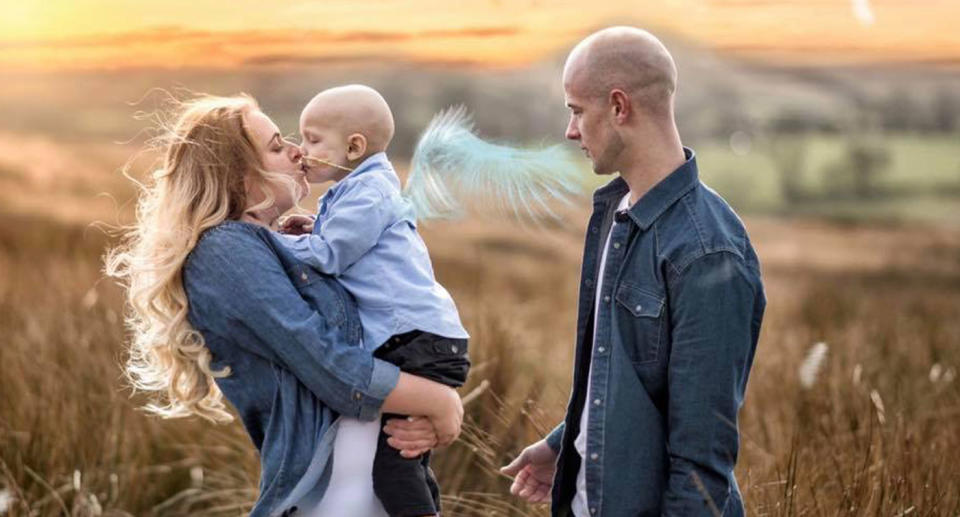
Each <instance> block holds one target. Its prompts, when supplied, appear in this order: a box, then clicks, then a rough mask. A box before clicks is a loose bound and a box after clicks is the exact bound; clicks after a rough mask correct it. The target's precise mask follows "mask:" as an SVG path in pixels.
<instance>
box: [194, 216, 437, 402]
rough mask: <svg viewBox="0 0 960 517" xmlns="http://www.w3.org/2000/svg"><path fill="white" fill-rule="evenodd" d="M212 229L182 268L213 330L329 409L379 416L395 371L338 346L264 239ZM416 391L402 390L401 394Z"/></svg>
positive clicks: (338, 334) (338, 335) (339, 336)
mask: <svg viewBox="0 0 960 517" xmlns="http://www.w3.org/2000/svg"><path fill="white" fill-rule="evenodd" d="M210 232H211V233H209V234H208V235H206V236H205V237H204V238H203V239H202V240H201V241H200V242H199V243H198V244H197V246H196V247H195V248H194V250H193V253H192V254H191V257H190V260H189V261H188V263H187V266H186V269H185V271H184V283H185V285H186V286H187V292H188V293H189V294H190V304H191V306H192V308H193V310H194V311H195V315H196V316H197V317H198V318H200V320H201V321H208V322H209V323H210V324H213V322H219V325H217V327H219V328H221V329H225V331H226V332H227V333H228V334H227V335H226V336H225V337H227V338H228V339H231V340H232V341H233V343H234V344H235V345H236V346H238V347H243V348H245V349H246V350H247V351H249V352H251V353H254V354H257V355H259V356H261V357H264V358H266V359H267V360H270V361H272V362H275V363H277V364H279V365H280V366H282V367H283V368H284V369H286V370H288V371H290V372H292V373H293V374H294V375H295V376H296V377H297V379H298V380H299V381H300V382H301V383H302V384H303V385H304V386H305V387H306V388H307V389H309V390H310V391H311V392H312V393H313V394H314V396H316V397H317V398H318V399H319V400H321V401H322V402H323V403H324V404H326V405H327V406H329V407H330V408H331V409H333V410H334V411H336V412H338V413H340V414H342V415H346V416H350V417H353V418H358V419H361V420H373V419H374V418H377V417H378V416H379V414H380V409H381V406H382V404H383V402H384V399H386V398H387V396H388V395H389V394H390V393H391V392H392V391H393V390H394V388H395V387H396V385H397V382H398V379H399V375H400V370H399V368H397V367H396V366H394V365H392V364H390V363H388V362H385V361H381V360H379V359H375V358H373V356H372V355H371V353H370V352H369V351H367V350H365V349H364V348H363V347H360V346H356V345H353V344H349V343H344V342H343V339H344V335H343V332H342V331H341V329H340V328H339V327H336V326H333V325H329V324H328V322H327V320H326V318H325V316H324V315H323V314H321V313H319V312H317V310H316V309H315V308H314V307H312V306H311V305H310V304H308V303H307V302H306V301H305V300H304V299H303V298H302V297H301V296H300V293H299V292H298V291H297V290H296V288H295V287H294V285H293V283H292V282H291V280H290V278H289V277H288V276H287V274H286V272H285V271H284V269H283V267H282V265H281V263H280V260H279V258H278V257H277V255H276V254H275V252H274V250H273V248H272V244H271V243H270V242H269V239H270V237H269V236H268V235H264V234H261V233H260V232H259V231H257V230H253V229H250V228H244V227H239V226H235V227H228V228H215V229H213V230H210ZM404 384H405V385H406V384H407V383H406V382H405V383H404ZM434 389H435V390H437V388H434ZM425 393H427V394H430V393H433V394H434V396H433V397H430V400H432V401H434V402H435V401H436V400H435V398H436V399H439V398H440V397H436V391H433V390H427V391H426V392H425ZM416 394H417V392H416V391H413V392H408V389H407V388H404V390H402V395H405V396H406V397H413V396H416ZM404 398H405V397H402V398H401V401H403V400H404ZM446 407H449V403H448V405H447V406H446Z"/></svg>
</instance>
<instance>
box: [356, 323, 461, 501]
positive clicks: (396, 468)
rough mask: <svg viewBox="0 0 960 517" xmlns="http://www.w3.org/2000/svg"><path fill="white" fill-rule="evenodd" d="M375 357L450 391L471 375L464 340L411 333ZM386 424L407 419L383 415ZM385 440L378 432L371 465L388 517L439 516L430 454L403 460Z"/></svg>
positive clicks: (398, 337) (395, 338)
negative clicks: (375, 450)
mask: <svg viewBox="0 0 960 517" xmlns="http://www.w3.org/2000/svg"><path fill="white" fill-rule="evenodd" d="M374 356H375V357H377V358H379V359H383V360H384V361H387V362H389V363H392V364H394V365H396V366H398V367H399V368H400V370H402V371H404V372H407V373H409V374H412V375H416V376H419V377H425V378H427V379H430V380H432V381H436V382H439V383H441V384H446V385H447V386H451V387H459V386H462V385H463V383H464V382H466V380H467V372H468V371H469V370H470V359H469V357H468V356H467V340H466V339H452V338H447V337H443V336H437V335H435V334H430V333H427V332H421V331H419V330H414V331H412V332H407V333H405V334H398V335H396V336H393V337H391V338H390V339H389V340H388V341H387V342H386V343H384V344H383V346H381V347H380V348H378V349H377V351H376V352H374ZM390 418H406V416H405V415H395V414H384V415H383V421H384V422H386V421H387V420H389V419H390ZM387 438H389V435H387V434H386V433H384V432H383V430H382V429H381V430H380V438H379V439H378V440H377V455H376V457H375V458H374V460H373V491H374V493H376V494H377V497H378V498H379V499H380V502H381V503H383V507H384V509H386V510H387V513H388V514H390V516H391V517H408V516H418V515H432V514H438V513H440V488H439V487H438V486H437V480H436V479H435V478H434V476H433V471H432V470H431V469H430V452H429V451H428V452H426V453H424V454H422V455H420V457H418V458H404V457H403V456H401V455H400V451H398V450H396V449H394V448H393V447H391V446H390V445H389V444H387Z"/></svg>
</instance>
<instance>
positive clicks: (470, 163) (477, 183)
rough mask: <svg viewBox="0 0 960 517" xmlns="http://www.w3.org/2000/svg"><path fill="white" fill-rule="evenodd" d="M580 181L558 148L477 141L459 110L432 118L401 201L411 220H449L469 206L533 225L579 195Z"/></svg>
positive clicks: (575, 168) (569, 159) (449, 110)
mask: <svg viewBox="0 0 960 517" xmlns="http://www.w3.org/2000/svg"><path fill="white" fill-rule="evenodd" d="M583 190H584V184H583V178H582V177H581V175H580V172H579V169H578V167H577V165H576V162H574V161H573V160H572V159H571V158H570V156H569V153H568V152H567V151H566V150H565V149H563V148H562V147H561V146H559V145H554V146H550V147H546V148H542V149H522V148H518V147H512V146H509V145H501V144H495V143H491V142H487V141H485V140H483V139H481V138H479V137H478V136H477V135H476V133H475V132H474V130H473V123H472V120H471V119H470V116H469V115H468V114H467V111H466V109H465V108H463V107H462V106H460V107H456V108H451V109H448V110H445V111H442V112H440V113H439V114H437V115H436V116H435V117H434V118H433V120H432V121H430V124H429V125H428V126H427V128H426V130H424V132H423V135H422V136H421V137H420V140H419V142H418V143H417V147H416V149H415V151H414V154H413V159H412V160H411V163H410V175H409V176H408V179H407V184H406V186H405V187H404V197H406V198H407V200H408V201H409V202H410V204H411V205H412V208H413V211H414V213H415V215H416V217H417V219H420V220H424V219H450V218H456V217H461V216H463V215H464V214H465V213H466V212H468V211H470V210H469V209H468V207H475V209H476V210H479V211H482V212H490V211H499V212H507V213H512V214H514V215H515V216H516V217H518V218H526V217H529V218H531V219H534V220H537V219H539V218H541V217H543V216H550V217H556V215H555V213H554V211H553V210H551V208H550V207H551V205H553V204H554V203H556V202H558V201H559V202H562V203H569V202H570V200H571V199H572V197H574V196H577V195H580V194H582V192H583Z"/></svg>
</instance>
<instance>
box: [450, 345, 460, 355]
mask: <svg viewBox="0 0 960 517" xmlns="http://www.w3.org/2000/svg"><path fill="white" fill-rule="evenodd" d="M459 350H460V349H458V348H457V345H453V346H451V347H450V351H451V352H453V353H457V352H458V351H459Z"/></svg>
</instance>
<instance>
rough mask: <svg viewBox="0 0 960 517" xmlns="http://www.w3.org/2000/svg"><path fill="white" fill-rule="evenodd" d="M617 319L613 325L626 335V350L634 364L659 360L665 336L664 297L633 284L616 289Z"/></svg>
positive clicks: (624, 344) (622, 334) (622, 285)
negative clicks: (661, 343)
mask: <svg viewBox="0 0 960 517" xmlns="http://www.w3.org/2000/svg"><path fill="white" fill-rule="evenodd" d="M616 298H617V305H619V310H617V311H616V320H615V321H614V324H615V325H616V327H617V329H618V330H619V335H621V336H623V337H624V338H625V339H624V341H625V342H624V343H623V346H624V349H625V350H626V353H627V355H628V356H629V357H630V360H631V361H633V362H634V363H649V362H654V361H656V360H657V358H658V355H659V351H660V341H661V339H662V337H663V336H662V334H663V326H664V321H663V302H664V296H662V295H658V294H655V291H653V290H651V289H644V288H641V287H636V286H633V285H630V284H626V283H624V284H621V285H620V286H619V288H618V289H617V294H616Z"/></svg>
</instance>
